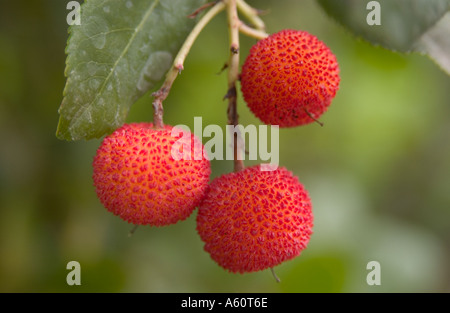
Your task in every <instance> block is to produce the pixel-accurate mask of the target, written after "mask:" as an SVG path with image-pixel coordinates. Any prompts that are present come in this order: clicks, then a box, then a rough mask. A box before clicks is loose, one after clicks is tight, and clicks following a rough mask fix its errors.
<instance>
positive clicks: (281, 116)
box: [93, 30, 339, 273]
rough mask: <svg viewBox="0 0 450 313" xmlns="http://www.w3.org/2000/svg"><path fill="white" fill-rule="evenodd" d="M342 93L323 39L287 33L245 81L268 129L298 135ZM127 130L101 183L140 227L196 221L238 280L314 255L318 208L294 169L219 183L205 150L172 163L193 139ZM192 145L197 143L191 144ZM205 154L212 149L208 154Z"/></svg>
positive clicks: (108, 155)
mask: <svg viewBox="0 0 450 313" xmlns="http://www.w3.org/2000/svg"><path fill="white" fill-rule="evenodd" d="M338 86H339V68H338V64H337V61H336V58H335V56H334V55H333V54H332V53H331V51H330V50H329V49H328V48H327V47H326V46H325V45H324V44H323V43H322V42H320V41H319V40H317V38H316V37H314V36H312V35H310V34H308V33H306V32H302V31H293V30H285V31H281V32H279V33H277V34H274V35H271V36H269V37H268V38H266V39H263V40H261V41H259V42H258V43H257V44H256V45H255V46H253V48H252V49H251V51H250V54H249V56H248V57H247V59H246V61H245V63H244V65H243V68H242V73H241V87H242V93H243V96H244V99H245V101H246V102H247V104H248V106H249V107H250V109H251V110H252V111H253V112H254V114H255V115H256V116H257V117H259V118H260V119H261V121H263V122H264V123H266V124H272V125H279V126H280V127H292V126H298V125H303V124H307V123H311V122H314V121H316V120H317V119H318V118H319V116H321V114H323V113H324V112H325V111H326V109H327V107H328V106H329V104H330V102H331V100H332V99H333V97H334V96H335V94H336V91H337V89H338ZM172 133H173V132H172V127H171V126H166V127H165V128H164V129H155V127H154V126H153V125H152V124H149V123H140V124H127V125H124V126H123V127H121V128H119V129H118V130H116V131H115V132H114V133H113V134H111V135H109V136H108V137H106V138H105V139H104V141H103V143H102V145H101V146H100V148H99V149H98V151H97V154H96V156H95V158H94V162H93V168H94V174H93V180H94V185H95V187H96V192H97V195H98V197H99V199H100V201H101V203H102V204H103V205H104V206H105V207H106V209H107V210H109V211H110V212H112V213H114V214H115V215H118V216H120V217H121V218H122V219H123V220H125V221H127V222H129V223H132V224H136V225H152V226H164V225H169V224H174V223H177V222H178V221H181V220H184V219H186V218H187V217H189V216H190V215H191V214H192V212H193V211H194V210H195V208H196V207H198V208H199V210H198V214H197V231H198V233H199V235H200V237H201V239H202V240H203V241H204V243H205V250H206V251H207V252H208V253H210V255H211V257H212V259H213V260H215V261H216V262H217V263H218V264H219V265H220V266H222V267H223V268H225V269H227V270H229V271H231V272H240V273H244V272H253V271H259V270H263V269H267V268H272V267H274V266H276V265H278V264H280V263H282V262H284V261H286V260H289V259H292V258H294V257H296V256H298V255H299V254H300V252H301V251H302V250H303V249H305V248H306V246H307V244H308V241H309V238H310V235H311V233H312V227H313V214H312V211H311V201H310V198H309V196H308V193H307V191H306V190H305V188H304V187H303V185H302V184H301V183H300V182H299V181H298V179H297V178H296V177H295V176H293V175H292V173H291V172H289V171H288V170H286V169H285V168H278V169H277V170H275V171H262V170H261V169H260V167H259V166H254V167H249V168H246V169H244V170H242V171H240V172H237V173H230V174H226V175H223V176H221V177H218V178H216V179H214V180H213V181H212V182H211V183H210V182H209V177H210V173H211V169H210V162H209V160H208V159H207V158H206V157H205V155H206V154H205V153H204V151H203V150H202V149H200V152H198V151H199V149H194V147H195V145H201V142H200V140H199V139H198V138H196V137H195V136H194V135H193V134H190V136H187V138H188V139H184V140H190V141H191V142H190V143H189V145H187V146H189V147H191V148H192V151H191V152H192V153H201V155H199V156H196V157H191V158H189V159H187V160H175V159H174V158H173V153H172V152H173V151H172V150H173V145H174V143H175V142H177V141H179V140H183V138H186V136H184V137H183V134H185V133H184V132H181V131H180V132H176V133H178V134H179V137H176V136H172ZM189 138H190V139H189ZM202 147H203V146H202Z"/></svg>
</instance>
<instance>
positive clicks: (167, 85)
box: [152, 1, 226, 128]
mask: <svg viewBox="0 0 450 313" xmlns="http://www.w3.org/2000/svg"><path fill="white" fill-rule="evenodd" d="M225 7H226V5H225V3H224V2H223V1H219V2H217V3H216V4H215V5H214V6H213V7H212V8H211V9H210V10H209V11H208V12H207V13H206V14H205V15H204V16H203V17H202V18H201V19H200V20H199V21H198V23H197V24H196V25H195V27H194V28H193V29H192V31H191V33H190V34H189V36H188V37H187V38H186V40H185V42H184V44H183V46H182V47H181V49H180V51H179V52H178V54H177V56H176V57H175V60H174V62H173V65H172V68H171V69H170V70H169V71H168V72H167V74H166V79H165V81H164V83H163V85H162V87H161V88H160V89H159V90H158V91H156V92H154V93H153V94H152V96H153V97H154V100H153V109H154V118H153V121H154V124H155V127H156V128H164V123H163V113H164V112H163V101H164V100H165V99H166V98H167V96H168V95H169V92H170V89H171V88H172V85H173V82H174V81H175V79H176V78H177V77H178V75H179V74H180V73H181V71H182V70H183V69H184V61H185V60H186V57H187V55H188V53H189V51H190V50H191V48H192V45H193V44H194V42H195V40H196V39H197V37H198V36H199V34H200V33H201V31H202V30H203V29H204V28H205V26H206V25H207V24H208V23H209V22H210V21H211V20H212V19H213V18H214V17H215V16H216V15H217V14H219V13H220V12H221V11H223V10H224V9H225Z"/></svg>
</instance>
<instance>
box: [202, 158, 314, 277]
mask: <svg viewBox="0 0 450 313" xmlns="http://www.w3.org/2000/svg"><path fill="white" fill-rule="evenodd" d="M312 227H313V214H312V212H311V201H310V198H309V196H308V194H307V191H306V190H305V189H304V187H303V185H302V184H300V183H299V181H298V179H297V178H296V177H295V176H293V175H292V173H291V172H289V171H287V170H286V169H285V168H279V169H277V170H275V171H272V172H263V171H261V170H260V166H254V167H249V168H246V169H244V170H242V171H241V172H238V173H230V174H227V175H224V176H221V177H219V178H216V179H215V180H213V182H212V183H211V185H210V189H209V192H208V194H207V196H206V197H205V199H204V200H203V202H202V204H201V205H200V208H199V210H198V215H197V231H198V233H199V235H200V237H201V239H202V240H203V241H204V242H205V247H204V249H205V250H206V251H207V252H208V253H210V255H211V257H212V259H213V260H215V261H216V262H217V263H218V264H219V265H220V266H222V267H223V268H225V269H228V270H229V271H230V272H234V273H236V272H240V273H244V272H254V271H259V270H263V269H267V268H271V267H274V266H275V265H278V264H280V263H282V262H284V261H286V260H289V259H293V258H294V257H296V256H298V255H299V254H300V252H301V251H302V250H303V249H305V248H306V246H307V244H308V241H309V238H310V235H311V233H312Z"/></svg>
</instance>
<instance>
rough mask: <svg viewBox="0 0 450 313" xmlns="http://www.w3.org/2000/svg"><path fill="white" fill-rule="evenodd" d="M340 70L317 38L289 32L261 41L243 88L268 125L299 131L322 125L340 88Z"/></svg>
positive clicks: (247, 63) (250, 58)
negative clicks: (296, 127)
mask: <svg viewBox="0 0 450 313" xmlns="http://www.w3.org/2000/svg"><path fill="white" fill-rule="evenodd" d="M339 82H340V77H339V66H338V63H337V60H336V57H335V55H334V54H333V53H332V52H331V50H330V49H329V48H328V47H327V46H326V45H325V44H324V43H323V42H321V41H319V40H318V39H317V38H316V37H315V36H313V35H311V34H309V33H307V32H304V31H296V30H283V31H281V32H279V33H276V34H273V35H271V36H269V37H267V38H265V39H262V40H260V41H259V42H258V43H257V44H256V45H254V46H253V47H252V48H251V50H250V53H249V55H248V57H247V59H246V60H245V62H244V64H243V67H242V72H241V89H242V94H243V97H244V100H245V101H246V103H247V105H248V106H249V108H250V110H251V111H252V112H253V113H254V114H255V115H256V116H257V117H258V118H259V119H260V120H261V121H262V122H264V123H265V124H268V125H279V126H280V127H294V126H300V125H305V124H309V123H312V122H314V121H316V120H317V119H318V118H319V117H320V116H321V115H322V114H323V113H324V112H325V111H326V110H327V109H328V107H329V105H330V103H331V100H332V99H333V98H334V97H335V95H336V92H337V90H338V89H339Z"/></svg>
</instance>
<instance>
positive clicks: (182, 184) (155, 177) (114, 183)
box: [93, 123, 211, 226]
mask: <svg viewBox="0 0 450 313" xmlns="http://www.w3.org/2000/svg"><path fill="white" fill-rule="evenodd" d="M172 129H173V128H172V127H171V126H165V129H161V130H156V129H154V128H153V125H152V124H150V123H138V124H136V123H133V124H126V125H124V126H123V127H121V128H119V129H117V130H116V131H115V132H114V133H112V134H111V135H109V136H107V137H106V138H105V139H104V140H103V142H102V144H101V146H100V147H99V148H98V150H97V153H96V155H95V157H94V161H93V180H94V185H95V187H96V193H97V196H98V198H99V199H100V202H101V203H102V204H103V205H104V206H105V208H106V209H107V210H108V211H110V212H112V213H114V214H115V215H118V216H120V217H121V218H122V219H123V220H125V221H127V222H129V223H132V224H136V225H151V226H165V225H170V224H175V223H177V222H178V221H181V220H184V219H186V218H187V217H188V216H190V215H191V214H192V212H193V210H194V209H195V208H196V207H197V206H198V205H199V204H200V202H201V200H202V199H203V198H204V196H205V194H206V191H207V188H208V183H209V175H210V173H211V169H210V162H209V160H208V159H207V158H205V157H204V155H203V146H202V143H201V142H200V141H199V139H197V137H195V136H194V135H193V134H190V133H189V134H187V133H186V134H187V135H183V134H184V133H181V132H179V134H178V135H177V136H172ZM174 134H175V132H174ZM175 143H177V146H176V147H181V146H182V144H183V143H187V144H190V145H189V146H188V145H186V147H191V151H190V152H191V153H192V154H191V157H190V158H184V159H181V160H178V161H177V160H175V159H174V157H173V153H172V147H173V146H174V144H175ZM194 148H195V149H194ZM175 150H176V149H175ZM186 150H188V149H186ZM176 158H177V159H178V157H176Z"/></svg>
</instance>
